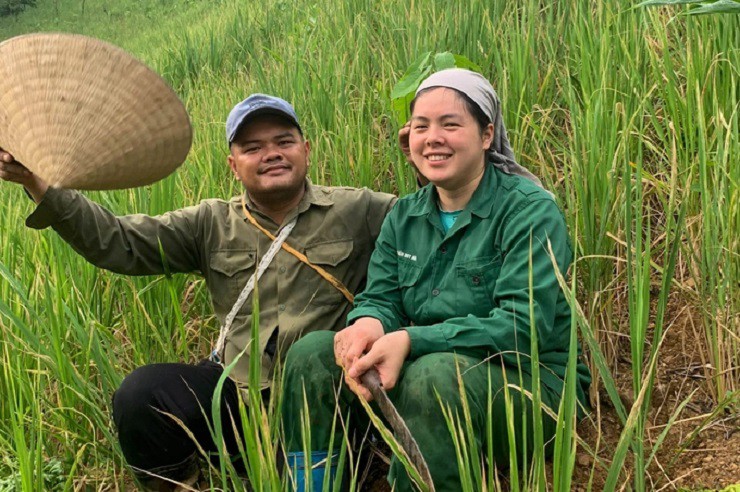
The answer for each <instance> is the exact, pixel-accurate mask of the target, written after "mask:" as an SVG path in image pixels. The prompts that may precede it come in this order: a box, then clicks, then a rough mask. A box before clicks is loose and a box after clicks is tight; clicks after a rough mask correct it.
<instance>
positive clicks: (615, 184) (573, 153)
mask: <svg viewBox="0 0 740 492" xmlns="http://www.w3.org/2000/svg"><path fill="white" fill-rule="evenodd" d="M83 3H84V5H85V8H84V13H83V11H82V5H83ZM681 8H682V7H676V8H672V9H671V8H650V9H646V8H632V6H631V5H629V4H625V3H623V2H615V1H606V2H596V3H594V2H587V1H585V0H565V1H562V2H541V1H535V0H525V1H523V2H518V3H512V2H482V1H480V2H479V1H475V2H448V1H442V0H430V1H425V2H419V1H413V2H408V3H405V4H401V3H398V2H391V1H389V0H374V1H370V0H358V1H353V2H342V1H339V0H327V1H325V2H314V1H310V0H296V1H293V2H286V1H271V2H264V3H257V4H255V3H249V4H244V3H243V2H238V1H236V0H221V1H210V2H194V1H186V0H148V1H142V2H132V1H121V2H117V3H115V4H113V3H110V2H103V1H102V0H88V1H86V2H80V1H77V0H75V1H72V0H46V1H45V0H39V6H38V8H36V9H32V10H29V11H28V12H26V13H24V14H23V15H22V16H20V17H19V19H18V20H17V21H14V20H12V19H2V20H0V39H3V38H6V37H9V36H11V35H14V34H19V33H22V32H31V31H36V30H62V31H73V32H80V33H85V34H90V35H95V36H98V37H101V38H103V39H107V40H109V41H111V42H114V43H116V44H118V45H121V46H123V47H125V48H126V49H128V50H129V51H131V52H133V53H134V54H136V55H137V56H139V57H141V58H142V59H144V60H146V61H147V62H148V63H150V64H151V65H152V66H153V67H154V68H155V69H156V70H157V71H158V72H159V73H161V74H162V75H163V76H164V77H165V78H166V80H168V82H170V83H171V84H172V85H173V87H175V88H176V90H177V91H178V92H179V94H180V95H181V97H182V98H183V100H184V101H185V103H186V105H187V107H188V110H189V112H190V115H191V118H192V121H193V125H194V128H195V140H194V146H193V149H192V152H191V154H190V156H189V157H188V160H187V162H186V164H185V165H184V166H183V167H182V168H181V169H180V170H179V171H178V172H177V173H176V174H175V175H173V176H172V177H169V178H167V179H166V180H163V181H161V182H159V183H157V184H155V185H153V186H151V187H147V188H141V189H137V190H129V191H119V192H109V193H93V194H91V196H92V197H93V198H94V199H96V200H98V201H99V202H101V203H102V204H104V205H105V206H106V207H108V208H110V209H111V210H113V211H115V212H116V213H131V212H141V213H150V214H156V213H161V212H164V211H167V210H171V209H174V208H178V207H181V206H185V205H190V204H193V203H195V202H197V201H198V200H200V199H202V198H207V197H226V196H230V195H231V194H235V193H237V192H238V191H239V189H238V186H237V183H236V182H234V181H233V180H232V179H231V178H230V175H229V173H228V172H227V168H226V165H225V156H226V152H227V149H226V144H225V141H224V131H223V124H224V123H223V122H224V120H225V117H226V115H227V113H228V111H229V109H230V108H231V106H232V105H233V104H234V103H235V102H237V101H239V100H241V99H242V98H244V97H245V96H246V95H247V94H249V93H250V92H254V91H262V92H268V93H273V94H277V95H280V96H282V97H285V98H287V99H288V100H291V101H292V102H293V103H294V105H295V106H296V109H297V110H298V113H299V115H300V117H301V119H302V125H303V128H304V130H305V133H306V135H307V136H308V138H309V139H310V140H311V141H312V144H313V147H312V153H311V167H310V175H311V177H312V179H314V180H315V181H317V182H320V183H323V184H332V185H352V186H368V187H371V188H374V189H378V190H384V191H391V192H394V193H398V194H406V193H409V192H411V191H413V190H414V189H415V184H414V180H413V174H412V172H411V170H410V169H409V167H408V166H407V165H406V164H405V161H404V159H403V158H402V156H401V155H400V152H399V150H398V148H397V145H396V141H395V140H396V138H395V135H396V132H397V127H396V123H395V122H394V119H393V114H392V112H391V104H390V90H391V88H392V87H393V85H394V84H395V82H396V81H397V80H398V78H399V77H400V76H401V75H402V74H403V72H404V71H405V69H406V67H407V66H408V65H409V64H410V63H411V62H412V61H413V60H414V59H416V57H417V56H418V55H419V54H420V53H423V52H426V51H435V52H439V51H451V52H453V53H460V54H463V55H465V56H467V57H468V58H470V59H471V60H472V61H473V62H475V63H477V64H478V65H479V66H480V67H481V68H482V69H483V71H484V73H485V74H486V75H487V76H488V77H489V78H490V79H491V80H492V82H493V84H494V87H496V89H497V90H498V92H499V95H500V97H501V99H502V105H503V109H504V118H505V121H506V123H507V126H508V129H509V132H510V138H511V140H512V143H513V145H514V148H515V153H516V154H517V155H518V156H520V161H521V162H522V163H523V164H525V165H526V166H528V167H529V168H530V169H531V170H533V171H534V172H535V173H537V174H539V175H540V176H541V177H542V179H543V181H544V182H545V183H546V184H547V185H548V186H549V188H550V189H551V190H553V191H554V193H555V194H556V196H557V199H558V201H559V203H560V204H561V206H562V207H563V208H564V211H565V217H566V220H567V221H568V224H569V227H570V230H571V235H572V241H573V245H574V249H575V250H576V258H575V263H574V265H575V266H574V268H573V269H572V272H571V274H572V275H573V282H572V284H570V285H568V282H567V281H566V280H565V279H563V280H564V282H563V289H564V290H565V291H566V293H567V295H568V297H569V299H570V300H571V302H572V305H573V306H574V313H576V317H575V321H574V322H575V323H576V326H577V327H578V331H579V334H580V336H581V340H582V343H583V344H584V346H585V347H586V349H587V350H586V351H587V352H588V359H589V364H590V366H591V368H592V372H593V374H594V376H595V382H594V385H593V391H592V397H593V398H596V397H597V396H598V394H597V393H598V391H597V389H598V388H599V387H603V388H604V389H605V393H606V398H608V399H609V400H610V402H611V405H613V406H614V407H615V408H616V411H617V414H618V416H619V418H620V420H621V423H622V425H623V426H624V427H623V429H624V431H623V433H622V439H621V440H620V441H619V443H618V446H617V448H616V449H615V450H612V451H610V450H601V449H594V450H591V451H592V452H593V453H594V454H596V452H597V451H599V452H600V456H597V458H598V459H596V460H595V461H594V463H595V465H594V466H595V467H598V468H603V469H604V471H605V472H606V473H607V475H608V484H607V485H609V486H610V487H616V485H617V484H620V486H621V484H622V482H624V481H625V480H627V475H626V474H625V471H624V470H625V469H628V470H630V472H629V483H628V484H627V485H626V487H628V488H632V489H635V490H645V489H646V488H649V484H650V483H655V482H656V481H658V480H660V479H661V477H660V476H658V477H651V476H649V474H651V473H652V474H655V473H656V472H655V469H654V468H651V467H650V463H651V461H652V459H653V457H654V456H655V453H656V448H655V447H654V446H653V447H651V445H650V444H649V443H648V441H647V436H646V423H647V420H646V419H647V418H648V415H649V411H650V405H651V393H652V390H653V385H654V378H655V367H657V366H656V364H657V362H656V361H658V360H659V359H660V357H661V353H662V352H661V349H660V343H659V342H660V340H661V339H662V338H663V337H668V336H670V335H671V330H672V329H677V328H676V327H677V326H680V322H681V319H680V316H679V317H678V320H677V315H678V314H679V313H678V312H677V306H680V307H681V308H682V309H685V311H684V312H685V313H686V314H682V315H681V316H692V317H694V318H695V319H696V321H697V323H698V326H700V328H701V330H702V332H703V333H702V335H703V340H702V343H703V344H705V350H703V351H702V352H701V353H702V354H704V357H705V360H704V361H703V367H704V371H705V377H706V380H707V384H706V387H707V389H708V391H710V392H711V394H712V396H713V398H714V399H715V402H717V404H718V405H719V406H718V407H717V408H721V409H726V410H722V411H729V412H735V413H736V412H737V411H738V394H739V393H738V390H740V388H738V381H740V355H739V354H740V334H739V333H738V332H739V328H738V326H739V325H740V319H739V318H738V313H740V292H738V290H739V289H740V255H738V251H740V239H739V238H740V210H739V209H740V193H738V183H739V182H740V165H738V160H737V159H738V158H737V156H738V155H740V137H739V135H740V124H739V119H740V115H739V114H738V113H740V103H739V102H738V87H740V18H738V16H736V15H734V16H732V15H727V16H722V15H714V16H680V15H678V14H680V13H681V10H680V9H681ZM0 198H1V199H2V202H3V203H4V204H5V207H4V213H2V214H0V231H1V237H2V244H3V246H2V248H1V249H0V277H1V279H0V361H1V363H0V367H2V370H1V371H0V394H2V395H4V396H3V398H0V422H2V424H1V425H0V457H1V458H0V484H2V483H3V480H6V481H13V483H14V484H15V485H14V487H15V488H16V489H19V490H24V491H32V490H34V491H35V490H47V489H48V488H49V487H52V486H58V487H60V488H61V489H66V490H71V489H72V488H77V487H82V486H85V485H91V486H93V487H109V486H123V485H124V484H125V483H126V481H127V480H129V479H128V478H126V474H125V473H123V462H122V458H121V454H120V451H119V449H118V445H117V442H116V439H115V435H114V431H113V429H112V425H111V422H110V417H109V414H110V396H111V394H112V392H113V391H114V390H115V388H116V387H117V385H118V384H119V383H120V381H121V379H122V377H123V376H124V375H125V374H126V373H128V372H129V371H131V370H132V369H133V368H134V367H136V366H138V365H141V364H145V363H150V362H155V361H194V360H197V359H199V358H201V357H204V356H205V355H206V354H207V353H208V347H209V345H210V343H211V341H212V340H213V339H214V338H215V337H216V334H217V324H216V322H215V320H214V319H213V316H212V312H211V309H210V306H209V304H208V299H207V294H206V290H205V289H204V285H203V282H202V280H200V279H198V278H197V277H194V276H174V277H171V278H167V277H163V278H125V277H121V276H117V275H113V274H110V273H108V272H103V271H99V270H96V269H95V268H93V267H92V266H90V265H88V264H86V263H85V262H84V261H83V260H81V259H80V258H79V257H77V256H76V255H75V254H74V253H73V252H72V251H71V249H70V248H68V247H67V246H66V245H64V244H63V243H62V241H61V240H59V239H58V238H57V237H55V236H54V234H53V233H50V232H44V233H36V232H33V231H28V230H25V228H24V227H23V219H24V217H25V216H26V215H27V214H28V213H29V212H30V211H31V209H32V205H31V203H30V202H29V201H28V200H27V199H26V198H25V196H24V195H23V193H22V192H21V191H20V190H18V189H17V187H13V186H11V185H8V184H0ZM186 293H187V296H186V295H185V294H186ZM574 328H575V326H574ZM617 353H629V354H630V356H631V359H632V373H631V374H630V377H629V380H630V381H631V386H632V398H631V400H632V402H635V403H634V405H632V403H631V402H627V403H628V405H627V408H626V407H625V405H624V403H623V402H622V401H621V400H620V397H619V394H618V391H617V387H616V383H615V381H614V378H615V376H614V372H613V368H614V367H615V359H616V355H617ZM567 382H568V381H566V383H567ZM566 388H570V386H568V384H566ZM567 391H568V390H567V389H566V392H567ZM571 391H572V390H571ZM510 397H511V398H518V397H519V396H518V395H517V394H516V393H514V392H512V394H511V396H510ZM572 402H573V400H572V399H569V400H566V403H564V404H563V406H562V407H561V408H560V409H551V410H552V411H553V412H556V413H558V414H559V415H560V417H559V420H558V422H559V427H558V433H559V434H558V438H557V443H558V445H557V446H556V449H559V451H557V452H556V456H555V463H557V466H558V472H557V473H556V474H555V476H554V477H553V479H554V483H552V484H551V485H550V487H552V488H553V489H554V490H565V489H567V487H568V486H569V484H570V482H569V478H570V474H571V470H572V468H573V461H572V460H573V449H574V447H573V443H574V442H577V443H579V445H580V446H585V445H586V444H585V443H583V442H582V441H581V440H580V438H579V437H578V436H577V434H576V433H575V417H574V416H573V415H574V414H573V411H574V410H573V408H572V405H573V403H572ZM720 403H721V405H720ZM681 408H683V405H681V406H679V408H677V410H676V412H678V411H680V409H681ZM205 411H209V409H205ZM255 411H257V407H256V406H254V405H250V406H248V409H247V408H246V407H245V408H244V409H242V412H244V413H243V414H242V416H243V417H247V418H244V419H243V421H244V422H247V424H246V427H245V435H247V436H251V437H249V439H248V440H245V443H244V445H245V455H247V456H248V457H250V456H257V455H259V454H260V453H262V455H263V456H264V457H265V459H267V456H269V455H271V453H272V452H273V451H274V449H271V448H270V447H269V446H266V447H263V448H262V450H261V451H257V448H259V443H260V442H266V440H267V439H268V434H266V433H268V430H267V429H265V428H264V427H263V426H264V422H265V419H266V421H267V422H268V423H272V424H274V423H275V422H276V420H275V419H276V415H275V407H273V408H266V409H260V410H259V412H257V413H256V414H252V413H250V412H255ZM676 415H678V414H677V413H675V414H674V417H675V416H676ZM674 420H675V419H674ZM672 421H673V420H672ZM597 424H598V423H597ZM529 425H536V423H535V422H534V420H533V416H531V417H530V420H529ZM268 427H269V432H273V427H272V426H268ZM457 429H459V430H460V432H461V433H462V434H460V436H462V438H463V439H462V440H460V443H461V444H463V443H465V442H466V441H465V440H464V437H465V423H464V421H463V422H462V423H460V424H459V425H458V426H457ZM662 437H665V435H663V436H662ZM245 439H246V438H245ZM661 442H663V441H662V438H661V439H659V440H658V442H657V445H660V443H661ZM584 449H587V448H586V447H584ZM349 451H350V450H347V452H349ZM481 452H483V454H485V450H481ZM539 452H541V451H540V450H539V449H535V453H539ZM250 453H251V454H250ZM255 453H256V454H255ZM605 453H606V454H607V455H608V457H607V459H606V461H604V460H602V459H601V455H604V454H605ZM463 461H465V460H463ZM474 461H475V460H472V461H471V460H468V463H469V464H470V466H471V468H470V470H469V471H466V472H465V473H466V476H468V477H469V480H470V483H471V484H475V486H477V485H478V484H484V485H485V488H486V489H487V490H492V489H495V488H496V487H497V486H498V485H497V484H499V477H498V475H496V474H495V473H492V471H491V470H490V469H488V468H486V467H488V466H490V463H487V464H486V465H485V467H483V468H480V467H481V466H482V464H481V463H479V462H475V463H474ZM541 461H542V460H541V455H540V456H539V457H538V456H537V455H536V456H535V459H534V461H533V462H531V461H530V462H528V463H519V464H518V465H519V466H520V467H522V470H521V471H519V472H515V471H514V470H511V472H510V473H511V479H512V481H511V486H512V487H513V484H514V483H517V484H521V488H523V489H528V488H531V487H533V486H534V487H535V488H538V489H539V488H540V487H541V486H544V483H543V480H542V479H541V475H540V473H541V467H540V463H541ZM55 463H59V464H61V468H62V470H63V473H62V475H63V476H62V479H61V480H59V481H58V482H59V483H58V484H57V485H54V484H51V483H50V482H48V481H47V482H44V480H46V479H51V480H52V481H53V480H54V478H53V477H55V476H56V475H55V473H56V472H53V469H54V466H56V465H55ZM267 463H268V464H269V463H271V462H269V461H268V462H267ZM625 463H630V466H629V467H625V466H624V464H625ZM533 464H534V465H535V467H534V468H533V467H532V465H533ZM466 466H467V465H466ZM271 467H272V465H270V466H268V467H266V468H265V469H264V470H263V469H260V470H253V471H252V473H253V475H254V474H256V475H254V476H255V477H257V480H259V479H260V478H259V477H262V479H264V480H266V482H265V483H272V484H274V483H275V480H277V479H280V477H279V476H278V475H276V473H277V472H276V471H275V470H272V468H271ZM476 467H478V468H476ZM353 469H354V468H353ZM532 470H533V471H532ZM669 473H670V472H669ZM535 477H539V478H538V479H535ZM229 480H231V482H229ZM234 480H235V478H234V477H233V473H231V472H230V471H229V470H225V471H223V470H217V471H213V482H212V483H214V484H216V485H217V484H221V483H222V482H224V481H225V483H232V484H235V483H236V482H235V481H234ZM282 480H283V481H284V480H285V479H284V478H282ZM283 483H284V482H283ZM586 485H589V484H586ZM591 486H593V484H592V485H591ZM517 487H519V485H517Z"/></svg>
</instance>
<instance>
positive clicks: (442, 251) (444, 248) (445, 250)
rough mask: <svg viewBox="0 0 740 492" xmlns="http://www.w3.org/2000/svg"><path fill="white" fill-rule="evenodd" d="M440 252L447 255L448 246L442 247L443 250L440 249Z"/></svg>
mask: <svg viewBox="0 0 740 492" xmlns="http://www.w3.org/2000/svg"><path fill="white" fill-rule="evenodd" d="M439 251H440V252H441V253H442V254H445V253H447V246H442V247H441V248H439Z"/></svg>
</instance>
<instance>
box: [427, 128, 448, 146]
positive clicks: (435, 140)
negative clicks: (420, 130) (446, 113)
mask: <svg viewBox="0 0 740 492" xmlns="http://www.w3.org/2000/svg"><path fill="white" fill-rule="evenodd" d="M443 142H444V137H443V135H442V132H441V129H440V128H438V127H436V126H430V127H429V130H428V131H427V141H426V144H427V145H429V146H432V145H439V144H441V143H443Z"/></svg>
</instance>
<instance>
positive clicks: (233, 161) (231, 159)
mask: <svg viewBox="0 0 740 492" xmlns="http://www.w3.org/2000/svg"><path fill="white" fill-rule="evenodd" d="M226 162H227V163H228V164H229V167H230V168H231V172H232V173H234V175H235V176H236V174H237V172H236V159H234V156H233V155H232V154H231V153H229V155H228V156H227V157H226Z"/></svg>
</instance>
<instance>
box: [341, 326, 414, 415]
mask: <svg viewBox="0 0 740 492" xmlns="http://www.w3.org/2000/svg"><path fill="white" fill-rule="evenodd" d="M410 351H411V338H410V337H409V334H408V332H407V331H406V330H400V331H395V332H393V333H389V334H387V335H383V336H382V337H381V338H380V339H379V340H378V341H376V342H375V343H374V344H373V348H371V349H370V351H369V352H368V353H367V354H365V355H364V356H362V357H360V358H359V359H357V361H355V363H354V364H352V367H350V368H349V370H348V371H347V377H349V378H352V380H353V382H352V384H350V385H349V387H350V389H351V390H352V391H354V392H355V393H357V394H358V395H360V396H362V397H364V398H365V399H366V400H367V401H371V400H372V399H373V396H372V395H371V394H370V391H369V390H368V389H367V388H366V387H365V386H363V385H362V384H361V383H360V382H359V381H360V377H361V376H362V375H363V374H365V372H366V371H367V370H368V369H370V368H371V367H374V368H375V370H377V371H378V375H379V376H380V382H381V383H382V384H383V388H385V389H387V390H389V389H391V388H393V387H394V386H396V382H397V381H398V376H399V375H400V374H401V368H402V367H403V363H404V361H405V360H406V357H408V355H409V352H410Z"/></svg>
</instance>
